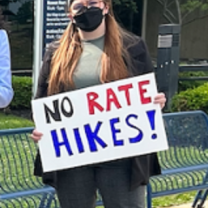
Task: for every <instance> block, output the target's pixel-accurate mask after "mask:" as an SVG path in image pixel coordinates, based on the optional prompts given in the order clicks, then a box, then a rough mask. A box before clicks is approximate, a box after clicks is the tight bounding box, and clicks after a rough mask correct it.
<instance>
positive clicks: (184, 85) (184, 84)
mask: <svg viewBox="0 0 208 208" xmlns="http://www.w3.org/2000/svg"><path fill="white" fill-rule="evenodd" d="M203 76H207V74H206V73H205V72H203V71H198V72H181V73H179V79H180V78H191V77H203ZM205 82H206V81H195V80H187V81H179V82H178V91H179V92H181V91H185V90H187V89H193V88H195V87H198V86H200V85H202V84H204V83H205Z"/></svg>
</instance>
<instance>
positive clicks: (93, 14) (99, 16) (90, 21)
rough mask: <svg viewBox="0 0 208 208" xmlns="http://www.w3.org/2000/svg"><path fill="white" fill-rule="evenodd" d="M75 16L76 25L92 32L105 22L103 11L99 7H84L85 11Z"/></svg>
mask: <svg viewBox="0 0 208 208" xmlns="http://www.w3.org/2000/svg"><path fill="white" fill-rule="evenodd" d="M80 12H81V14H77V15H75V16H74V20H75V21H76V22H75V24H76V26H77V27H79V28H80V29H81V30H83V31H86V32H92V31H93V30H95V29H97V28H98V27H99V26H100V24H101V23H102V20H103V10H102V9H100V8H99V7H91V8H87V7H84V11H79V13H80Z"/></svg>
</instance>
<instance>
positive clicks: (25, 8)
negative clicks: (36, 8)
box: [17, 1, 33, 24]
mask: <svg viewBox="0 0 208 208" xmlns="http://www.w3.org/2000/svg"><path fill="white" fill-rule="evenodd" d="M29 19H30V20H32V19H33V9H32V4H31V2H30V1H28V2H25V3H23V4H22V6H21V7H20V8H19V10H18V12H17V20H18V22H19V23H20V24H25V23H27V21H28V20H29Z"/></svg>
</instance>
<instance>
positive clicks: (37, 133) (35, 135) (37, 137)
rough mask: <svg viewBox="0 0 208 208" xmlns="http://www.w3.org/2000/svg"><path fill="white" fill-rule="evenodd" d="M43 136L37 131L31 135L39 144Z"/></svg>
mask: <svg viewBox="0 0 208 208" xmlns="http://www.w3.org/2000/svg"><path fill="white" fill-rule="evenodd" d="M42 136H43V134H42V133H40V132H39V131H37V130H36V129H34V130H33V132H32V134H31V138H32V140H33V141H34V142H36V143H37V142H38V141H39V140H40V139H41V138H42Z"/></svg>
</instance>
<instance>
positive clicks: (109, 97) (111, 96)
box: [106, 89, 121, 111]
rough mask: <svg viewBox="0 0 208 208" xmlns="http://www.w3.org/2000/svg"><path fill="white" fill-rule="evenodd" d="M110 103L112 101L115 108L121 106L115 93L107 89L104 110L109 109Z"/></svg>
mask: <svg viewBox="0 0 208 208" xmlns="http://www.w3.org/2000/svg"><path fill="white" fill-rule="evenodd" d="M111 103H114V104H115V106H116V108H118V109H119V108H121V105H120V103H119V102H118V99H117V97H116V94H115V93H114V91H113V90H112V89H107V109H106V111H110V110H111Z"/></svg>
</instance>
